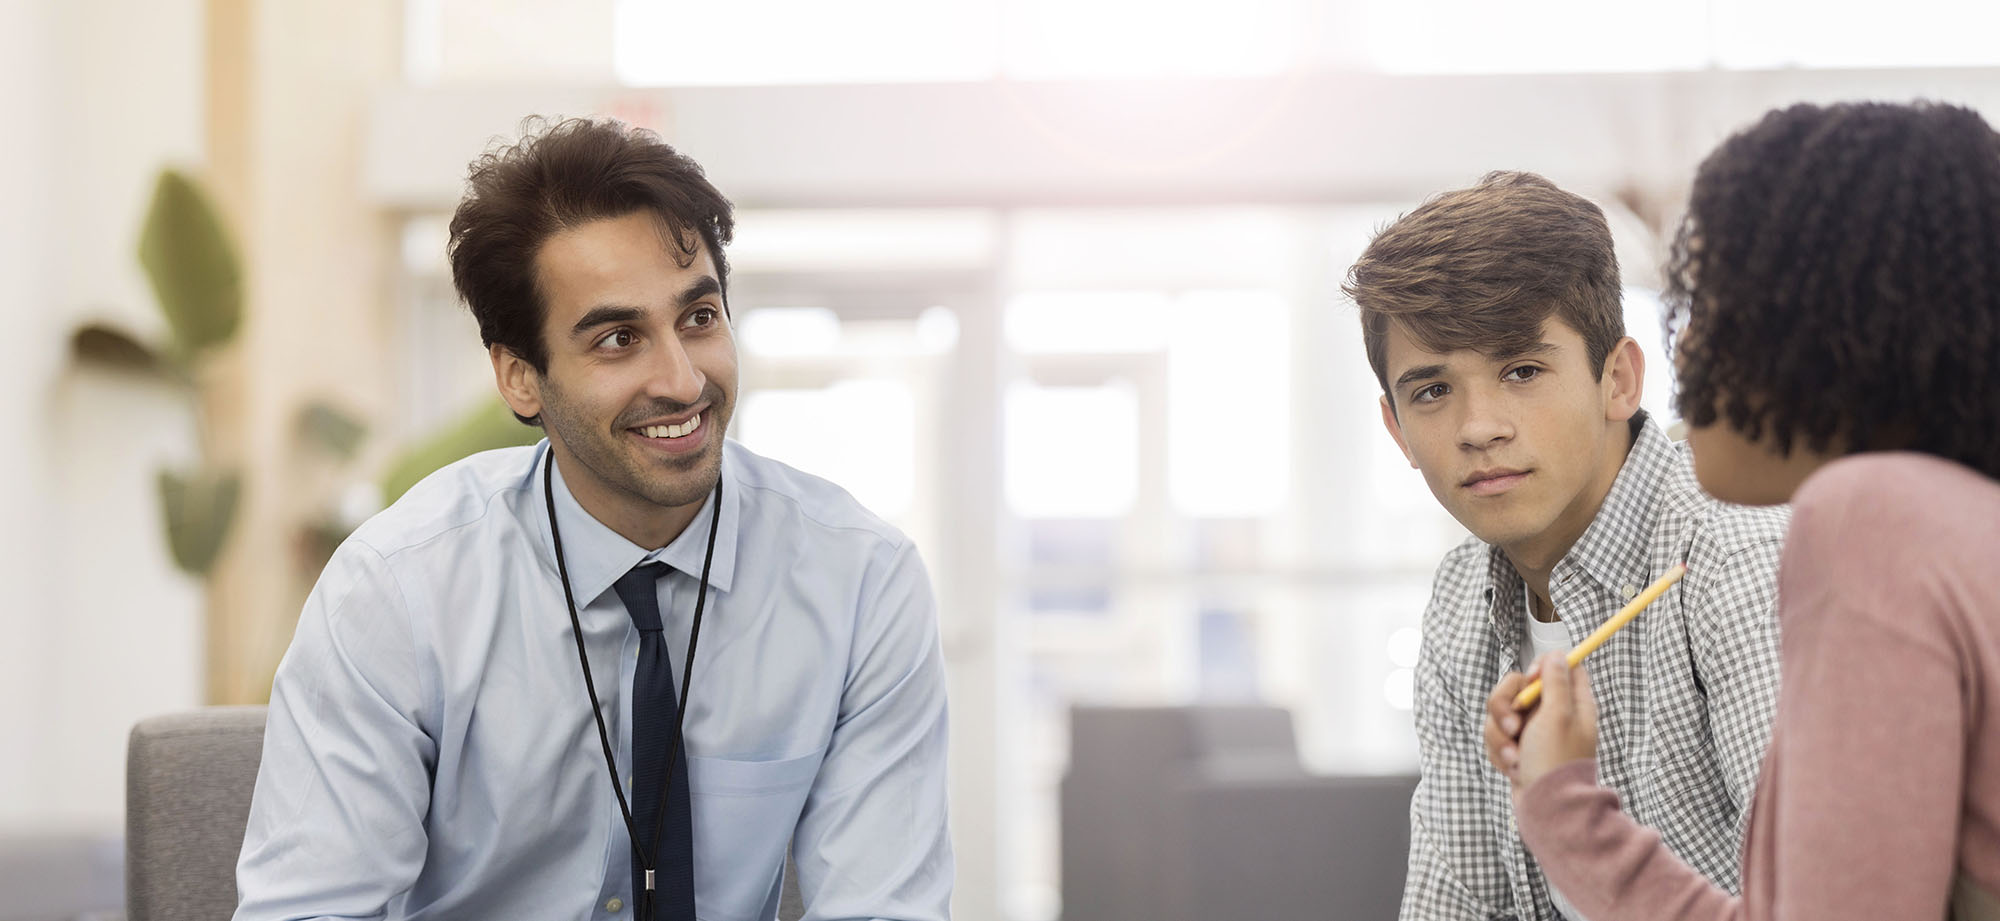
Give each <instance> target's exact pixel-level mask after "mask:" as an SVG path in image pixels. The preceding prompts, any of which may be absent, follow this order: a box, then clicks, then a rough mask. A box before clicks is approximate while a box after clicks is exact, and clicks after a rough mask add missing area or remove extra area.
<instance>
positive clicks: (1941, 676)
mask: <svg viewBox="0 0 2000 921" xmlns="http://www.w3.org/2000/svg"><path fill="white" fill-rule="evenodd" d="M1669 277H1670V285H1669V287H1670V291H1669V298H1668V300H1669V304H1670V312H1669V324H1668V325H1669V328H1670V330H1673V331H1676V332H1677V335H1676V337H1675V338H1677V340H1678V342H1677V346H1678V349H1677V353H1676V367H1677V373H1678V375H1679V378H1680V384H1681V386H1680V394H1679V405H1680V409H1681V411H1682V414H1683V416H1684V417H1685V418H1686V420H1687V422H1688V425H1689V427H1690V433H1689V441H1690V442H1691V444H1692V446H1693V449H1694V453H1695V468H1696V473H1697V476H1698V477H1699V479H1700V481H1701V484H1702V486H1703V488H1704V489H1706V490H1707V491H1709V492H1710V493H1712V494H1714V495H1715V496H1716V497H1717V498H1720V499H1724V500H1726V501H1733V502H1740V503H1754V504H1768V503H1782V502H1787V501H1789V502H1791V503H1792V504H1793V517H1792V523H1791V530H1790V532H1789V534H1788V537H1787V541H1786V545H1785V549H1784V553H1783V557H1782V561H1781V563H1780V570H1779V588H1778V597H1779V613H1778V619H1779V624H1780V631H1781V636H1782V638H1781V641H1780V662H1781V668H1782V671H1783V678H1782V688H1781V691H1780V693H1779V702H1778V715H1777V719H1776V723H1775V726H1774V728H1773V730H1772V736H1771V742H1770V747H1769V749H1768V751H1767V754H1766V756H1765V759H1764V763H1763V766H1762V771H1761V773H1760V775H1759V779H1758V785H1757V790H1756V794H1755V801H1754V804H1753V806H1752V808H1751V814H1750V821H1749V830H1748V834H1747V837H1746V839H1745V842H1744V847H1743V875H1742V879H1743V895H1742V898H1741V899H1740V900H1739V899H1736V898H1732V897H1731V896H1729V895H1728V894H1727V893H1726V892H1724V891H1722V890H1720V889H1717V888H1716V887H1715V886H1713V885H1712V884H1711V883H1709V882H1708V881H1707V880H1705V879H1703V878H1702V877H1701V876H1699V875H1698V874H1696V873H1695V872H1693V871H1692V870H1690V869H1689V868H1688V867H1687V866H1686V865H1685V864H1684V863H1682V862H1681V859H1680V858H1679V857H1678V856H1677V855H1675V854H1674V853H1672V852H1671V851H1670V850H1669V849H1668V848H1667V847H1666V846H1665V845H1664V844H1663V843H1662V842H1661V840H1660V837H1659V835H1658V834H1657V833H1655V832H1652V831H1649V830H1647V829H1645V828H1643V827H1642V826H1640V825H1638V824H1636V823H1634V822H1633V821H1632V820H1631V819H1630V818H1628V817H1627V816H1626V815H1625V814H1624V813H1622V812H1621V811H1620V808H1619V803H1618V799H1617V797H1616V795H1615V794H1612V793H1610V792H1608V791H1606V790H1604V789H1603V788H1602V787H1600V786H1598V784H1597V782H1596V776H1595V765H1596V761H1595V758H1596V751H1595V749H1596V741H1597V738H1596V708H1595V704H1594V702H1593V699H1592V697H1591V694H1590V687H1589V681H1588V678H1587V676H1586V675H1585V669H1584V668H1582V667H1578V668H1575V669H1571V668H1568V667H1567V666H1566V665H1565V663H1564V661H1563V658H1562V657H1561V656H1560V655H1552V656H1549V657H1545V658H1544V659H1542V660H1541V661H1540V662H1538V663H1537V664H1536V666H1535V668H1534V669H1531V671H1532V672H1536V673H1539V677H1541V678H1542V679H1543V680H1544V692H1543V700H1542V703H1541V704H1540V705H1539V708H1538V709H1536V710H1535V711H1533V712H1531V713H1527V714H1520V713H1516V712H1515V711H1514V710H1513V708H1512V706H1511V701H1512V699H1513V697H1514V695H1515V693H1516V692H1518V691H1519V690H1520V689H1521V688H1522V686H1523V685H1524V684H1525V683H1526V681H1527V680H1528V679H1529V678H1530V677H1534V676H1533V675H1529V676H1523V675H1519V674H1515V675H1510V676H1508V677H1507V678H1505V679H1503V680H1502V681H1501V682H1500V684H1499V685H1498V686H1496V687H1495V689H1494V693H1493V696H1492V698H1491V699H1489V700H1488V703H1487V720H1486V727H1485V735H1486V746H1487V755H1488V758H1489V760H1491V761H1492V762H1493V764H1494V766H1495V767H1496V768H1498V769H1499V770H1500V771H1501V772H1502V773H1504V774H1505V775H1507V777H1508V778H1509V780H1510V781H1512V783H1513V786H1514V799H1515V804H1516V808H1517V812H1518V820H1519V823H1520V829H1521V836H1522V839H1523V840H1524V841H1525V842H1526V843H1527V845H1528V847H1529V849H1530V850H1531V851H1532V852H1533V853H1534V855H1535V857H1536V859H1537V861H1538V862H1539V863H1540V865H1541V867H1542V869H1543V871H1544V872H1545V873H1546V874H1547V877H1548V879H1549V880H1550V881H1551V882H1553V883H1554V884H1555V885H1557V886H1559V887H1560V888H1561V889H1562V891H1563V892H1564V893H1565V894H1567V895H1568V896H1569V898H1570V900H1571V901H1572V902H1573V903H1575V905H1576V906H1577V908H1578V910H1579V911H1581V912H1582V913H1583V914H1584V915H1586V916H1588V917H1589V918H1591V919H1592V921H1628V919H1667V918H1674V919H1680V918H1747V919H1765V918H1812V919H1845V918H1855V919H1860V918H1868V919H1885V918H1895V919H1924V918H1952V919H1955V921H1969V919H1996V918H2000V899H1996V895H1997V894H2000V135H1996V134H1995V132H1994V131H1993V129H1992V128H1991V127H1990V126H1988V125H1987V123H1986V122H1985V121H1984V120H1982V119H1981V118H1980V117H1979V115H1977V114H1976V113H1974V112H1972V111H1971V110H1968V109H1964V108H1959V107H1955V106H1947V105H1938V104H1929V103H1917V104H1912V105H1888V104H1879V103H1864V104H1846V105H1833V106H1824V107H1822V106H1812V105H1798V106H1793V107H1791V108H1787V109H1784V110H1781V111H1776V112H1772V113H1770V114H1769V115H1766V116H1765V117H1764V118H1763V120H1762V121H1760V122H1758V123H1757V124H1756V125H1754V126H1753V127H1751V128H1749V129H1748V130H1746V131H1743V132H1741V133H1739V134H1737V135H1735V136H1734V137H1731V138H1730V139H1729V140H1727V141H1725V142H1724V143H1723V144H1722V146H1721V147H1719V148H1717V149H1716V150H1715V151H1714V152H1713V153H1712V154H1710V156H1709V157H1708V159H1707V160H1706V161H1705V162H1704V163H1703V164H1702V166H1701V169H1700V172H1699V173H1698V174H1697V176H1696V179H1695V185H1694V191H1693V196H1692V200H1691V202H1690V204H1689V209H1688V216H1687V218H1686V219H1685V221H1684V223H1683V225H1682V228H1681V232H1680V234H1679V236H1678V239H1677V241H1676V243H1675V246H1674V254H1673V258H1672V261H1671V263H1670V265H1669Z"/></svg>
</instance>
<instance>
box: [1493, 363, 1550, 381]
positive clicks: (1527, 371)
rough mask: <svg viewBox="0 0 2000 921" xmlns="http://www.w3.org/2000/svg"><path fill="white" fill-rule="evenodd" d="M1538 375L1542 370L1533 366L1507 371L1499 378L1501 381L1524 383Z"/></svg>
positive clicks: (1523, 366)
mask: <svg viewBox="0 0 2000 921" xmlns="http://www.w3.org/2000/svg"><path fill="white" fill-rule="evenodd" d="M1540 373H1542V369H1540V368H1537V367H1535V366H1534V365H1522V366H1520V367H1518V368H1511V369H1508V371H1507V373H1506V374H1503V375H1501V376H1500V377H1501V379H1502V380H1514V381H1525V380H1528V379H1530V378H1532V377H1534V376H1535V375H1537V374H1540Z"/></svg>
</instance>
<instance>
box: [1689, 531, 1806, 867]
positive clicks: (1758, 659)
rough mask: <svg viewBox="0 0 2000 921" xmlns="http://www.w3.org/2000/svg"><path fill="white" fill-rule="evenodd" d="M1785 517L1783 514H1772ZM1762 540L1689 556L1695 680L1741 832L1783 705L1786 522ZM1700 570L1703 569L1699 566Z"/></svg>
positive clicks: (1739, 543)
mask: <svg viewBox="0 0 2000 921" xmlns="http://www.w3.org/2000/svg"><path fill="white" fill-rule="evenodd" d="M1774 514H1777V515H1783V514H1784V513H1783V512H1777V513H1774ZM1771 530H1772V531H1773V532H1774V533H1772V534H1771V536H1769V537H1765V538H1762V539H1757V540H1751V541H1745V542H1738V544H1737V546H1736V547H1734V548H1732V549H1730V550H1728V551H1726V552H1723V551H1713V556H1714V559H1713V561H1712V562H1711V561H1709V560H1702V559H1699V557H1701V556H1704V555H1707V554H1704V553H1703V552H1702V549H1701V548H1700V547H1699V546H1697V547H1696V548H1694V549H1693V551H1692V552H1691V553H1690V554H1689V555H1690V556H1692V557H1697V559H1694V560H1690V561H1689V566H1688V578H1689V579H1690V581H1693V582H1695V584H1694V585H1693V586H1691V588H1693V589H1695V590H1694V591H1691V592H1690V593H1689V597H1691V598H1692V599H1694V600H1693V603H1692V604H1691V605H1690V606H1689V610H1688V612H1687V613H1688V617H1687V629H1688V645H1689V646H1690V647H1691V651H1692V653H1693V660H1694V667H1695V677H1696V679H1697V680H1698V681H1700V682H1701V687H1702V688H1703V689H1704V691H1705V692H1706V694H1707V696H1708V718H1709V732H1710V735H1711V737H1712V738H1713V739H1714V740H1715V746H1716V756H1717V760H1718V761H1719V762H1720V765H1719V766H1720V767H1721V769H1722V775H1723V781H1724V782H1725V783H1726V784H1727V785H1728V787H1729V794H1730V797H1731V798H1732V799H1733V800H1735V802H1736V807H1737V809H1738V810H1739V812H1738V831H1739V832H1741V831H1742V830H1744V828H1745V827H1746V826H1747V824H1748V822H1749V819H1750V795H1751V791H1752V789H1753V787H1754V786H1755V785H1756V780H1757V772H1758V769H1759V766H1760V765H1761V764H1762V762H1763V760H1764V746H1765V743H1766V742H1768V741H1769V740H1770V735H1771V719H1772V714H1773V713H1774V712H1775V711H1776V708H1777V702H1778V636H1777V634H1778V624H1777V618H1776V617H1775V614H1774V612H1775V611H1776V609H1777V591H1778V582H1777V571H1778V555H1779V551H1780V550H1781V549H1782V548H1783V537H1782V533H1783V531H1782V519H1780V523H1779V524H1778V525H1777V526H1775V527H1773V528H1772V529H1771ZM1697 567H1699V568H1697Z"/></svg>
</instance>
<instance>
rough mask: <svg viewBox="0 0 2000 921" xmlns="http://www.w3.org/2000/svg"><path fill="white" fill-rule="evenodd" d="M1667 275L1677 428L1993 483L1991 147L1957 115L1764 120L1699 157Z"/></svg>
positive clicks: (1981, 128)
mask: <svg viewBox="0 0 2000 921" xmlns="http://www.w3.org/2000/svg"><path fill="white" fill-rule="evenodd" d="M1667 269H1668V271H1667V292H1666V293H1667V298H1666V299H1667V304H1668V314H1667V325H1668V329H1669V330H1670V332H1674V331H1684V333H1685V334H1683V335H1677V336H1676V337H1675V338H1677V339H1679V341H1678V342H1676V343H1675V347H1676V348H1677V351H1678V354H1677V356H1676V357H1677V360H1678V362H1679V378H1680V392H1679V395H1678V397H1677V398H1676V401H1677V404H1678V406H1679V409H1680V411H1681V413H1682V415H1683V416H1684V417H1685V418H1686V419H1687V421H1688V422H1689V424H1691V425H1694V426H1697V427H1699V426H1706V425H1711V424H1713V423H1715V422H1716V421H1717V420H1718V419H1720V420H1724V421H1726V422H1727V423H1728V424H1729V426H1730V427H1731V428H1733V429H1736V430H1737V431H1740V432H1742V433H1744V434H1745V435H1747V436H1748V437H1751V438H1758V437H1763V436H1768V437H1770V438H1771V439H1773V441H1774V443H1775V444H1776V446H1777V447H1778V448H1779V450H1780V451H1781V452H1783V453H1785V454H1790V453H1791V451H1792V448H1793V446H1794V445H1799V444H1803V445H1805V446H1806V447H1807V448H1809V449H1811V450H1814V451H1824V450H1828V449H1829V448H1832V447H1834V446H1835V445H1838V446H1839V447H1840V448H1841V449H1844V450H1856V451H1866V450H1890V449H1894V450H1912V451H1922V452H1926V453H1929V454H1935V455H1937V456H1940V457H1943V458H1946V459H1949V460H1953V461H1957V462H1959V463H1961V464H1965V465H1967V466H1970V467H1973V468H1975V469H1977V470H1980V471H1983V472H1985V474H1986V475H1987V476H1992V477H2000V135H1996V134H1995V133H1994V131H1993V129H1992V128H1991V127H1990V126H1988V125H1987V123H1986V122H1985V121H1984V120H1983V119H1981V118H1980V117H1979V115H1978V114H1976V113H1974V112H1973V111H1971V110H1970V109H1965V108H1961V107H1958V106H1951V105H1942V104H1936V103H1928V102H1918V103H1914V104H1909V105H1892V104H1886V103H1850V104H1842V105H1831V106H1816V105H1795V106H1792V107H1790V108H1786V109H1781V110H1778V111H1774V112H1771V113H1770V114H1768V115H1766V116H1764V118H1763V119H1762V120H1761V121H1759V122H1758V123H1757V124H1755V125H1754V126H1752V127H1750V128H1749V129H1747V130H1744V131H1742V132H1740V133H1738V134H1736V135H1735V136H1733V137H1731V138H1729V139H1728V140H1727V141H1724V142H1723V144H1722V146H1720V147H1718V148H1717V149H1716V150H1715V151H1714V152H1713V153H1711V154H1710V155H1709V156H1708V159H1707V160H1705V161H1704V162H1703V163H1702V165H1701V169H1700V171H1699V172H1698V173H1697V174H1696V177H1695V182H1694V191H1693V195H1692V198H1691V200H1690V202H1689V205H1688V214H1687V217H1686V218H1685V219H1684V220H1683V222H1682V224H1681V228H1680V231H1679V233H1678V234H1677V235H1676V238H1675V241H1674V246H1673V252H1672V256H1671V257H1670V259H1669V262H1668V267H1667Z"/></svg>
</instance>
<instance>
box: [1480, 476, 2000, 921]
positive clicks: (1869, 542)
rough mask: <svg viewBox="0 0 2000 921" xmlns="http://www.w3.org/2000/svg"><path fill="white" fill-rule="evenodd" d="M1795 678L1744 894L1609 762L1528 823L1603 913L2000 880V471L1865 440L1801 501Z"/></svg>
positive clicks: (1880, 903)
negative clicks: (1984, 472) (1703, 872)
mask: <svg viewBox="0 0 2000 921" xmlns="http://www.w3.org/2000/svg"><path fill="white" fill-rule="evenodd" d="M1778 599H1779V600H1778V616H1779V629H1780V631H1781V640H1780V650H1781V652H1780V661H1781V662H1782V663H1783V664H1782V668H1783V671H1784V678H1783V690H1782V691H1781V692H1780V694H1779V698H1778V716H1777V723H1776V725H1775V727H1774V728H1773V730H1772V734H1771V743H1770V748H1769V749H1768V752H1767V754H1766V755H1765V756H1764V764H1763V770H1762V773H1761V774H1760V775H1759V777H1758V782H1757V792H1756V797H1755V802H1754V804H1753V806H1752V810H1751V819H1750V830H1749V836H1748V838H1747V839H1746V840H1745V842H1744V848H1743V896H1742V898H1741V899H1740V900H1739V899H1736V898H1732V897H1731V896H1730V895H1729V894H1728V893H1726V892H1723V891H1722V890H1720V889H1717V888H1716V887H1715V886H1714V885H1713V884H1711V883H1709V882H1708V881H1707V880H1706V879H1704V878H1703V877H1701V876H1700V875H1698V874H1696V873H1695V872H1694V871H1693V870H1691V869H1689V868H1688V867H1687V865H1686V864H1683V863H1682V862H1681V861H1680V860H1679V858H1677V857H1675V856H1674V854H1673V853H1672V852H1671V851H1669V850H1668V849H1667V848H1666V846H1665V845H1663V844H1662V843H1661V842H1660V836H1659V835H1658V834H1657V833H1655V832H1653V831H1652V830H1650V829H1647V828H1645V827H1643V826H1640V825H1638V824H1637V823H1635V822H1633V821H1632V820H1631V819H1630V818H1629V817H1627V816H1626V815H1625V814H1624V813H1622V812H1620V811H1619V808H1618V799H1617V796H1616V795H1615V794H1613V793H1611V792H1610V791H1608V790H1605V789H1603V788H1601V787H1599V786H1597V784H1596V782H1595V781H1594V779H1593V778H1594V773H1595V765H1594V764H1592V763H1591V762H1589V761H1577V762H1572V763H1570V764H1567V765H1564V766H1563V767H1561V768H1558V769H1557V770H1555V771H1552V772H1550V773H1549V774H1548V775H1546V776H1544V777H1543V778H1541V779H1540V780H1539V781H1537V782H1535V783H1534V784H1533V785H1531V786H1530V787H1528V788H1527V789H1526V790H1523V791H1521V793H1520V795H1519V796H1518V798H1517V811H1518V813H1519V815H1518V818H1519V821H1520V827H1521V837H1522V838H1523V839H1524V840H1525V841H1526V842H1527V844H1528V847H1529V849H1530V850H1531V851H1533V852H1534V855H1535V857H1536V859H1537V860H1538V861H1539V862H1540V863H1541V866H1542V869H1543V871H1544V872H1545V873H1546V874H1547V876H1548V878H1549V880H1550V881H1552V882H1553V883H1554V884H1555V885H1556V887H1557V888H1559V889H1561V890H1562V891H1563V893H1564V894H1565V895H1566V896H1568V897H1569V899H1570V901H1572V902H1573V903H1575V905H1576V908H1577V910H1578V911H1580V912H1582V913H1583V914H1584V915H1586V916H1588V917H1589V918H1591V919H1592V921H1637V919H1655V921H1657V919H1668V918H1673V919H1680V918H1702V919H1711V918H1716V919H1719V918H1729V919H1737V918H1741V919H1759V921H1761V919H1767V918H1769V919H1813V921H1838V919H1846V918H1853V919H1869V921H1888V919H1895V921H1937V919H1942V918H1944V917H1945V914H1946V911H1947V905H1948V904H1949V903H1950V900H1951V898H1952V890H1953V880H1954V878H1955V877H1956V876H1958V875H1959V874H1963V877H1964V880H1966V881H1970V882H1971V883H1972V884H1974V885H1975V886H1977V887H1980V888H1982V889H1983V890H1984V891H1985V892H1986V893H1988V894H2000V483H1996V482H1994V481H1993V480H1991V479H1988V478H1986V477H1984V476H1981V475H1979V474H1978V473H1975V472H1973V471H1972V470H1969V469H1967V468H1965V467H1962V466H1959V465H1956V464H1952V463H1948V462H1946V461H1943V460H1939V459H1937V458H1934V457H1930V456H1927V455H1920V454H1863V455H1856V456H1853V457H1849V458H1845V459H1842V460H1839V461H1835V462H1834V463H1831V464H1829V465H1827V466H1826V467H1824V468H1822V469H1821V470H1820V471H1819V472H1818V473H1816V474H1814V475H1813V476H1812V477H1811V478H1810V479H1809V480H1807V481H1806V483H1805V485H1804V486H1803V487H1801V488H1800V490H1799V492H1798V495H1797V496H1796V497H1795V498H1794V502H1793V513H1792V526H1791V532H1790V535H1789V536H1788V538H1787V540H1786V546H1785V550H1784V556H1783V560H1782V563H1781V564H1780V570H1779V576H1778Z"/></svg>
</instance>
